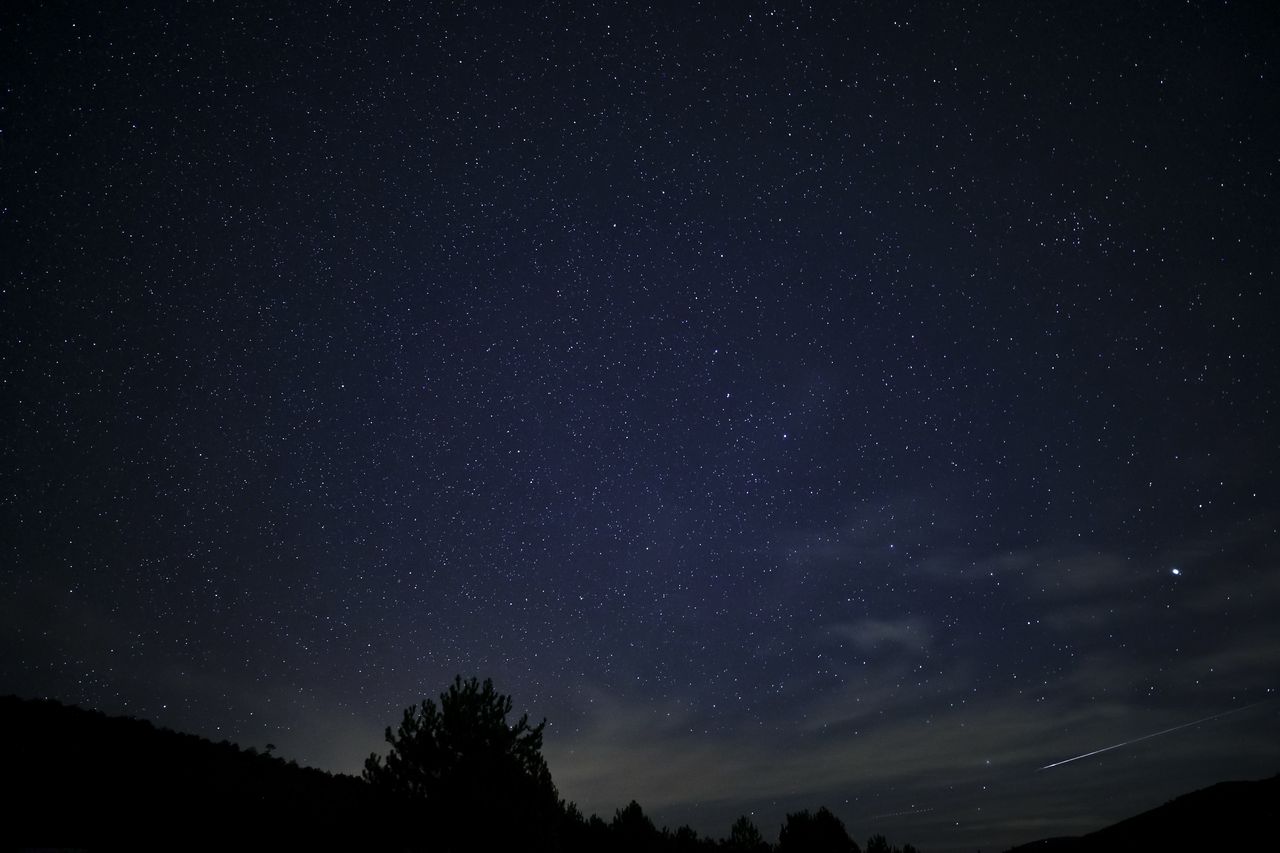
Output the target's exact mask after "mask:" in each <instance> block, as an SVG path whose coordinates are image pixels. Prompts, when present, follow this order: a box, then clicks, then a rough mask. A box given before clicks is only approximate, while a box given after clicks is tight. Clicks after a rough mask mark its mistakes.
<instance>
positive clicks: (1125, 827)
mask: <svg viewBox="0 0 1280 853" xmlns="http://www.w3.org/2000/svg"><path fill="white" fill-rule="evenodd" d="M1277 806H1280V775H1276V776H1272V777H1271V778H1270V779H1260V780H1258V781H1251V782H1219V783H1218V784H1216V785H1211V786H1210V787H1208V788H1202V789H1200V790H1199V791H1193V792H1192V793H1190V794H1183V795H1182V796H1181V797H1178V798H1177V799H1174V800H1170V801H1169V802H1167V803H1165V804H1164V805H1162V806H1160V807H1158V808H1154V809H1151V810H1150V811H1146V812H1143V813H1142V814H1140V815H1136V816H1134V817H1131V818H1128V819H1126V820H1122V821H1120V822H1119V823H1115V824H1112V825H1111V826H1108V827H1106V828H1105V829H1100V830H1098V831H1097V832H1090V833H1089V834H1088V835H1083V836H1080V837H1078V838H1047V839H1044V840H1043V841H1035V842H1032V843H1031V844H1022V845H1019V846H1018V847H1014V848H1012V849H1010V850H1009V853H1111V851H1121V850H1123V851H1132V850H1236V849H1239V850H1252V849H1259V850H1266V849H1273V848H1274V845H1275V844H1276V843H1277V840H1278V836H1280V831H1278V830H1277V825H1276V822H1275V814H1276V809H1277ZM1268 839H1270V840H1269V841H1268ZM1259 842H1262V843H1261V845H1259Z"/></svg>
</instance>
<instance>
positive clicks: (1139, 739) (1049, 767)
mask: <svg viewBox="0 0 1280 853" xmlns="http://www.w3.org/2000/svg"><path fill="white" fill-rule="evenodd" d="M1267 701H1269V700H1267V699H1263V700H1262V701H1260V702H1253V703H1251V704H1249V705H1241V706H1240V707H1239V708H1232V709H1231V710H1230V711H1222V712H1221V713H1218V714H1213V715H1212V716H1208V717H1204V718H1203V719H1200V720H1193V721H1192V722H1190V723H1183V724H1182V725H1180V726H1171V727H1169V728H1167V729H1162V730H1160V731H1158V732H1154V733H1152V734H1149V735H1143V736H1142V737H1136V738H1134V739H1133V740H1126V741H1124V742H1123V743H1117V744H1113V745H1111V746H1104V747H1103V748H1102V749H1095V750H1094V751H1093V752H1086V753H1084V754H1083V755H1076V756H1072V757H1071V758H1064V759H1062V760H1061V761H1055V762H1053V763H1052V764H1046V765H1045V766H1044V767H1041V768H1040V769H1041V770H1052V769H1053V768H1054V767H1061V766H1062V765H1064V764H1070V763H1071V762H1072V761H1079V760H1080V759H1082V758H1089V757H1090V756H1093V755H1101V754H1102V753H1104V752H1110V751H1111V750H1113V749H1119V748H1120V747H1122V746H1129V745H1130V744H1134V743H1141V742H1142V741H1144V740H1151V739H1152V738H1153V737H1160V735H1167V734H1169V733H1170V732H1176V731H1179V730H1180V729H1189V728H1191V727H1192V726H1198V725H1200V724H1201V723H1207V722H1209V721H1210V720H1216V719H1218V718H1219V717H1226V716H1228V715H1230V714H1238V713H1240V712H1241V711H1246V710H1248V709H1249V708H1252V707H1254V706H1255V705H1261V704H1262V703H1263V702H1267Z"/></svg>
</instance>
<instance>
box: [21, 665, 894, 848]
mask: <svg viewBox="0 0 1280 853" xmlns="http://www.w3.org/2000/svg"><path fill="white" fill-rule="evenodd" d="M510 710H511V700H510V699H509V698H508V697H506V696H503V695H502V694H499V693H497V692H496V691H495V690H494V689H493V686H492V683H491V682H489V681H485V682H484V683H483V684H481V683H479V682H478V681H476V680H475V679H470V680H468V681H463V680H462V679H461V678H458V679H456V680H455V682H454V684H453V685H452V686H451V687H450V688H449V690H448V691H446V692H445V693H443V694H441V696H440V702H439V704H438V705H437V704H436V703H435V702H432V701H430V700H427V701H424V702H423V703H422V704H421V705H420V706H418V707H416V708H409V709H407V710H406V711H405V714H404V718H403V719H402V721H401V723H400V726H399V727H398V729H397V731H396V732H395V733H394V734H393V733H392V731H391V729H390V728H388V729H387V740H388V743H389V744H390V745H391V749H390V751H389V752H388V753H387V755H386V756H385V757H383V756H380V755H372V756H370V758H369V760H368V762H366V767H365V772H364V776H363V778H359V777H354V776H348V775H343V774H335V773H328V772H325V771H321V770H316V769H313V768H305V767H300V766H298V765H297V763H296V762H294V761H286V760H285V759H283V758H281V757H278V756H275V755H273V754H271V753H272V751H273V750H274V747H271V746H270V745H268V746H267V748H266V749H265V751H262V752H259V751H258V750H257V749H255V748H252V747H251V748H248V749H242V748H240V747H239V746H237V745H235V744H233V743H230V742H228V741H225V740H224V741H222V742H220V743H214V742H213V741H210V740H207V739H205V738H202V737H198V736H196V735H190V734H180V733H178V732H174V731H171V730H168V729H162V728H157V727H155V726H153V725H152V724H151V723H149V722H146V721H144V720H138V719H134V718H129V717H109V716H107V715H105V714H102V713H99V712H97V711H87V710H82V709H80V708H77V707H75V706H67V705H63V704H61V703H59V702H56V701H53V700H28V699H20V698H18V697H15V696H7V697H3V698H0V732H3V736H2V737H3V754H4V758H5V767H6V770H7V774H6V775H7V776H8V779H7V783H8V784H7V785H6V787H7V788H8V790H9V793H8V794H6V795H5V797H4V799H3V802H4V809H3V811H4V812H5V813H6V814H7V815H8V819H7V820H6V821H5V824H6V825H7V828H8V832H7V837H6V838H5V839H4V840H5V842H7V843H8V844H11V845H17V846H26V845H35V846H48V845H57V846H75V847H92V846H101V845H112V846H115V845H129V846H133V847H143V848H146V847H158V846H165V847H215V846H217V847H221V846H225V845H226V844H227V843H238V844H244V843H251V844H253V845H254V846H265V847H270V846H289V847H294V846H298V845H301V844H321V845H324V846H334V845H344V846H345V845H351V846H356V847H359V848H362V849H397V850H424V851H435V850H439V851H453V850H473V849H499V850H501V849H507V850H522V851H523V850H530V851H563V853H579V851H581V853H586V851H602V850H616V851H627V852H628V853H629V852H630V851H635V853H640V852H641V851H646V853H647V851H672V853H675V851H713V850H715V851H743V853H747V852H748V851H750V853H772V852H773V851H777V853H805V851H821V853H826V852H827V851H831V853H837V851H839V853H858V851H860V850H861V849H862V848H860V847H859V845H858V844H857V843H856V842H855V841H854V840H853V839H852V837H851V836H850V835H849V833H848V831H847V830H846V828H845V826H844V824H843V823H842V822H841V821H840V820H839V818H837V817H836V816H835V815H834V814H833V813H832V812H831V811H829V810H828V809H826V808H819V809H817V810H816V811H813V812H810V811H808V810H805V811H800V812H797V813H794V814H789V815H787V817H786V820H785V822H784V823H783V825H782V827H781V830H780V833H779V836H778V840H777V842H776V843H772V842H770V841H769V840H767V839H766V838H765V837H764V835H763V833H762V832H761V830H760V829H759V828H758V827H757V826H756V825H755V824H754V823H753V822H752V821H751V820H750V819H749V818H748V817H746V816H743V817H741V818H739V819H738V820H737V821H736V822H735V823H734V824H733V825H732V826H731V827H730V828H729V834H728V835H727V836H726V837H724V838H721V839H712V838H709V837H705V836H701V835H699V834H698V833H697V832H696V831H694V830H693V829H692V828H691V827H688V826H682V827H679V828H678V829H674V830H672V829H669V828H667V827H662V828H659V827H657V826H656V825H655V824H654V822H653V821H652V819H650V818H649V816H648V815H646V814H645V813H644V810H643V809H642V808H641V806H640V805H639V804H638V803H636V802H634V801H632V802H631V803H629V804H627V805H626V806H623V807H621V808H619V809H617V810H616V811H615V812H614V814H613V816H612V817H611V818H610V819H608V820H606V819H604V818H601V817H599V816H598V815H594V814H593V815H590V816H587V815H584V814H583V813H582V812H581V811H580V810H579V809H578V807H577V806H576V805H575V804H573V803H571V802H568V801H566V800H564V799H561V798H560V797H559V796H558V794H557V792H556V789H555V786H554V785H553V784H552V781H551V775H550V772H549V771H548V770H547V766H546V762H545V761H544V760H543V759H542V755H541V746H542V728H543V726H544V725H545V721H544V722H543V723H541V724H539V725H537V726H531V725H529V723H528V720H527V718H524V717H522V718H521V719H520V720H519V721H517V722H515V723H514V724H508V723H507V721H506V716H507V714H509V713H510ZM865 849H866V851H867V853H895V851H896V853H914V848H913V847H911V845H906V846H904V847H902V848H900V849H899V848H896V847H892V846H891V845H889V844H888V842H887V841H886V840H885V839H884V838H883V837H881V836H873V837H872V838H870V839H869V840H868V841H867V844H866V848H865Z"/></svg>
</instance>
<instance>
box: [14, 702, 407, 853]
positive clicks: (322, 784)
mask: <svg viewBox="0 0 1280 853" xmlns="http://www.w3.org/2000/svg"><path fill="white" fill-rule="evenodd" d="M0 750H2V751H0V754H2V755H3V756H4V770H5V775H6V777H7V778H6V780H5V787H6V788H7V789H8V791H9V793H8V794H7V795H6V797H5V804H4V805H5V808H4V811H5V813H6V814H7V818H6V820H5V837H4V839H3V842H4V843H5V844H17V845H23V844H28V843H38V844H40V845H41V846H47V845H49V844H55V845H74V846H84V845H86V844H89V843H93V844H96V845H102V844H103V843H107V844H110V845H112V846H115V845H117V844H128V845H130V846H143V847H150V846H172V847H174V848H182V847H190V846H193V845H194V846H202V845H204V844H208V845H212V844H215V843H217V842H218V841H219V840H228V839H238V840H240V842H241V843H244V842H245V841H250V840H253V839H256V840H257V842H258V844H259V845H260V844H261V843H263V842H267V841H272V842H279V843H286V844H290V845H291V846H292V844H293V843H297V842H300V841H304V840H308V839H319V838H324V839H329V840H332V839H334V838H335V837H353V836H355V835H356V834H357V833H359V834H362V835H365V837H366V838H368V835H367V834H368V833H370V832H376V831H378V830H380V829H381V830H382V831H383V832H385V830H386V822H385V820H382V818H384V817H385V815H384V814H383V809H382V807H381V806H380V805H379V804H378V803H377V802H376V801H375V800H374V798H373V797H372V795H371V793H370V791H369V786H368V785H366V784H365V783H364V781H363V780H361V779H358V778H356V777H353V776H343V775H334V774H331V773H326V772H324V771H321V770H315V769H311V768H304V767H299V766H298V765H297V764H295V763H293V762H287V761H285V760H283V759H280V758H275V757H272V756H268V755H265V754H258V753H256V752H253V751H246V750H242V749H240V748H239V747H238V746H236V745H235V744H232V743H228V742H226V741H223V742H222V743H214V742H212V741H209V740H206V739H204V738H201V737H197V736H196V735H189V734H179V733H177V732H174V731H170V730H168V729H159V728H156V727H155V726H153V725H152V724H151V723H148V722H146V721H143V720H136V719H132V718H126V717H108V716H106V715H105V714H101V713H99V712H96V711H86V710H82V709H80V708H76V707H69V706H66V705H62V704H60V703H58V702H54V701H40V700H24V699H19V698H17V697H14V696H6V697H3V698H0ZM374 838H377V835H376V834H375V835H374ZM220 846H221V845H220Z"/></svg>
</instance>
